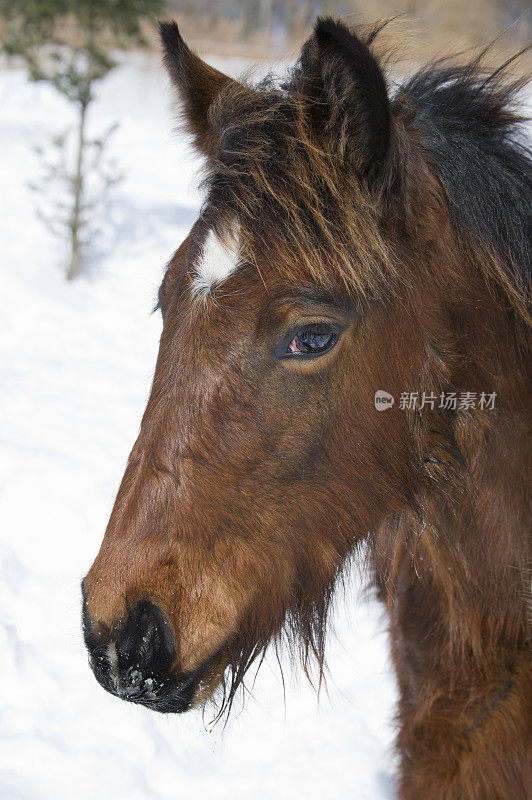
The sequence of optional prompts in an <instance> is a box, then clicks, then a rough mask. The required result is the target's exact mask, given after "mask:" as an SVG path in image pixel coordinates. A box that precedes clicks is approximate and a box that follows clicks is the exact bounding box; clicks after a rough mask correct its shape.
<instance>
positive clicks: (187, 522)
mask: <svg viewBox="0 0 532 800" xmlns="http://www.w3.org/2000/svg"><path fill="white" fill-rule="evenodd" d="M377 34H378V29H377V28H375V29H373V30H371V31H369V32H368V30H365V29H364V30H361V29H359V30H358V31H357V32H352V31H350V30H348V29H347V28H346V27H345V26H344V25H343V24H341V23H338V22H335V21H333V20H330V19H322V20H320V21H318V23H317V25H316V28H315V30H314V33H313V35H312V36H311V37H310V39H309V40H308V42H307V43H306V45H305V46H304V48H303V51H302V54H301V58H300V60H299V62H298V64H297V65H296V67H295V68H294V70H293V71H292V72H291V74H290V77H289V78H288V79H287V80H286V82H285V83H284V84H276V83H275V82H274V81H273V80H265V81H263V82H262V83H261V84H259V85H258V86H255V87H252V86H250V85H247V84H245V83H240V82H236V81H234V80H232V79H230V78H228V77H226V76H225V75H223V74H221V73H220V72H218V71H216V70H215V69H213V68H211V67H210V66H208V65H207V64H205V63H204V62H203V61H201V60H200V59H199V58H198V57H197V56H196V55H194V54H193V53H192V52H191V51H190V50H189V49H188V48H187V46H186V45H185V44H184V42H183V40H182V39H181V37H180V35H179V32H178V29H177V26H176V25H175V24H165V25H162V26H161V35H162V40H163V44H164V50H165V61H166V65H167V67H168V70H169V73H170V76H171V79H172V81H173V83H174V85H175V86H176V87H177V90H178V92H179V95H180V97H181V100H182V102H183V108H184V112H183V114H184V120H185V123H186V126H187V128H188V130H189V132H190V133H191V134H192V135H193V137H194V141H195V145H196V147H197V148H198V150H199V151H200V152H201V153H202V154H203V155H204V156H205V161H206V178H205V198H206V199H205V203H204V206H203V209H202V211H201V213H200V216H199V218H198V220H197V222H196V223H195V225H194V227H193V228H192V231H191V232H190V235H189V236H188V237H187V239H186V240H185V241H184V242H183V244H182V245H181V246H180V247H179V249H178V250H177V252H176V253H175V255H174V256H173V258H172V260H171V261H170V263H169V265H168V269H167V271H166V274H165V277H164V280H163V282H162V285H161V288H160V291H159V308H160V310H161V313H162V317H163V330H162V335H161V342H160V350H159V356H158V359H157V364H156V368H155V376H154V379H153V386H152V390H151V394H150V398H149V401H148V405H147V408H146V412H145V414H144V417H143V420H142V425H141V429H140V434H139V437H138V439H137V442H136V443H135V445H134V447H133V451H132V453H131V456H130V459H129V463H128V465H127V469H126V472H125V475H124V478H123V481H122V484H121V486H120V489H119V492H118V497H117V499H116V503H115V506H114V509H113V512H112V515H111V519H110V522H109V526H108V528H107V531H106V534H105V538H104V541H103V544H102V546H101V549H100V552H99V554H98V556H97V558H96V560H95V562H94V565H93V566H92V568H91V570H90V572H89V573H88V575H87V577H86V578H85V580H84V586H83V591H84V629H85V639H86V643H87V646H88V649H89V652H90V660H91V665H92V667H93V669H94V672H95V674H96V677H97V679H98V680H99V681H100V683H101V684H102V685H103V686H104V687H105V688H106V689H107V690H108V691H110V692H111V693H113V694H115V695H117V696H119V697H121V698H123V699H126V700H130V701H133V702H137V703H142V704H144V705H145V706H147V707H149V708H152V709H157V710H159V711H185V710H186V709H188V708H190V707H192V706H198V705H202V704H204V703H205V702H206V700H207V699H208V698H209V697H210V696H211V695H212V694H213V693H214V692H215V690H216V689H217V687H220V686H221V687H224V689H223V691H221V696H222V698H223V700H222V707H224V706H223V703H224V702H225V704H226V707H227V704H228V703H229V705H230V701H231V700H232V698H233V696H234V692H235V689H236V687H237V686H238V685H239V684H240V683H241V681H242V679H243V677H244V674H245V672H246V670H247V669H248V667H249V665H250V664H251V662H252V661H253V660H254V659H256V658H257V657H259V658H260V657H261V656H262V654H263V653H264V650H265V648H266V647H267V645H268V643H270V642H272V640H273V641H274V642H276V641H278V639H279V637H280V636H282V635H283V634H284V635H288V638H289V641H290V642H291V643H292V644H293V645H294V646H295V650H296V651H297V650H299V653H300V655H301V657H302V661H303V665H304V667H305V668H307V667H308V664H309V659H310V658H311V657H312V656H315V657H317V660H318V664H319V666H320V668H321V667H322V666H323V657H324V637H325V629H326V620H327V611H328V608H329V605H330V600H331V596H332V593H333V590H334V587H335V584H336V583H337V582H338V578H339V576H340V574H341V571H342V567H343V565H344V564H345V563H346V561H347V560H348V559H349V557H350V555H351V554H353V552H354V551H355V550H356V548H357V546H358V545H359V544H360V543H361V542H367V550H368V553H369V562H370V567H371V574H372V576H373V582H374V585H375V587H376V590H377V591H378V593H379V596H380V598H381V599H382V601H383V602H384V603H385V604H386V607H387V610H388V614H389V621H390V634H391V646H392V658H393V662H394V665H395V669H396V672H397V678H398V683H399V689H400V703H399V709H398V723H399V734H398V740H397V742H398V744H397V746H398V750H399V753H400V758H401V774H400V787H399V796H400V797H401V798H405V799H406V798H408V799H409V800H421V798H427V799H428V798H430V800H436V798H438V799H439V798H441V800H444V799H445V800H480V799H482V800H489V799H490V798H493V799H495V798H497V799H498V800H519V799H521V800H524V799H525V797H526V796H527V790H530V788H531V784H530V779H531V776H530V765H531V763H532V761H531V760H529V757H530V739H531V731H530V723H531V719H532V716H531V713H532V712H531V707H530V703H531V698H532V680H531V677H532V676H531V668H530V667H531V663H530V623H529V620H528V619H527V599H529V597H530V593H529V584H528V581H529V577H530V572H529V567H528V565H529V543H530V542H529V535H528V534H529V530H530V529H529V523H530V507H529V494H528V489H529V485H528V482H529V479H530V468H531V457H530V456H531V437H530V400H531V383H530V344H531V339H530V305H529V300H530V276H531V252H532V251H531V227H530V200H531V189H532V161H531V158H530V153H529V151H527V149H526V146H525V144H524V142H523V140H522V132H521V128H520V123H521V118H520V117H519V115H518V113H517V112H516V111H515V107H514V103H515V93H516V91H517V90H518V89H519V88H521V86H522V84H523V83H524V81H517V80H515V79H513V80H512V79H510V77H509V76H508V70H507V66H508V65H503V67H500V68H499V69H498V70H496V71H495V72H493V71H492V72H486V71H485V70H484V69H483V67H482V63H483V62H482V59H481V58H477V59H476V60H475V61H473V62H472V63H469V64H466V65H465V66H456V65H455V64H454V62H450V61H448V60H445V61H441V62H439V63H438V64H435V65H431V66H429V67H427V68H425V69H423V70H421V71H420V72H418V73H417V74H415V75H414V76H413V77H412V78H410V79H409V80H408V81H407V82H406V83H405V84H404V85H402V86H401V87H400V88H398V89H397V90H396V91H395V92H394V93H392V92H390V90H389V87H388V83H387V79H386V77H385V74H384V72H383V68H382V65H381V63H380V61H379V59H378V57H377V55H376V51H375V40H376V37H377ZM217 696H218V695H217ZM528 796H530V795H528Z"/></svg>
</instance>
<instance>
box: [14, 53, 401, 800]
mask: <svg viewBox="0 0 532 800" xmlns="http://www.w3.org/2000/svg"><path fill="white" fill-rule="evenodd" d="M216 63H217V65H220V63H221V65H222V68H224V69H225V70H226V71H229V72H233V73H234V72H237V71H238V68H239V66H242V64H240V65H239V64H238V63H237V62H235V61H232V62H227V61H226V62H220V61H218V62H216ZM169 100H170V93H169V91H168V87H167V84H166V80H165V77H164V75H163V72H162V69H160V67H159V64H158V62H157V61H156V60H155V59H154V60H150V59H146V58H144V57H143V58H140V57H136V58H133V59H130V60H129V61H128V62H127V63H126V64H124V65H123V66H122V67H120V68H119V69H117V70H116V71H115V72H114V73H113V74H111V76H110V77H109V78H108V80H107V81H106V83H105V85H104V86H103V87H102V90H101V92H100V95H99V98H98V100H97V102H96V104H95V106H94V110H93V114H92V117H91V119H90V126H91V128H92V130H93V131H94V132H95V133H97V132H98V131H100V130H101V129H103V128H104V127H106V126H107V125H109V124H110V123H111V122H113V121H114V120H116V119H118V120H119V121H120V129H119V131H118V132H117V133H116V134H115V138H114V140H113V151H114V154H115V155H116V157H117V159H118V160H119V163H120V167H121V169H122V170H123V171H124V172H125V173H126V175H127V178H126V180H125V181H124V183H123V184H122V185H121V186H120V187H119V188H118V189H117V190H116V192H115V197H116V200H115V203H114V205H113V207H112V208H111V209H110V212H109V219H110V224H109V225H108V226H107V228H106V230H105V231H104V233H103V234H102V242H101V247H99V255H98V258H97V260H95V263H94V264H93V269H92V273H91V275H90V276H89V277H88V278H83V279H81V280H78V281H77V282H75V283H73V284H69V285H67V283H66V282H65V281H64V279H63V277H62V274H61V271H60V268H59V264H60V261H61V258H62V252H61V249H60V247H59V245H58V243H57V241H55V240H54V239H53V238H52V237H51V235H50V234H49V233H48V232H47V231H46V229H45V228H43V227H42V225H41V224H40V223H39V222H38V221H37V220H36V219H35V216H34V212H33V207H32V202H33V200H32V196H31V194H30V193H29V191H28V189H27V182H28V180H30V179H31V178H33V177H35V175H36V173H37V171H38V159H37V157H36V155H35V154H34V152H33V150H32V145H34V144H37V143H40V142H41V137H42V135H43V131H46V130H48V129H50V128H53V129H56V130H61V129H62V128H63V127H64V126H65V125H66V124H67V123H68V121H69V110H68V109H67V108H66V106H65V103H64V102H63V101H62V100H61V99H60V98H59V97H58V96H57V95H55V94H54V92H53V91H52V90H51V89H49V88H47V87H45V86H36V85H30V84H28V83H27V81H26V79H25V77H24V73H23V72H22V71H20V70H6V69H3V70H2V71H0V109H1V111H0V117H1V125H0V175H1V176H2V195H1V197H2V200H1V202H2V206H1V213H0V243H1V245H0V270H1V272H0V296H1V298H2V301H1V308H2V310H1V312H0V381H1V384H0V506H1V509H0V648H1V649H0V798H2V799H5V800H48V798H49V799H50V800H72V798H76V800H121V799H122V798H127V799H128V800H147V799H148V798H157V799H160V800H188V798H195V800H223V799H224V798H231V800H244V798H245V799H246V800H247V799H248V798H258V799H259V800H261V799H262V798H275V800H280V799H282V798H296V799H297V798H299V797H301V798H303V797H304V798H320V800H324V799H325V798H335V799H336V798H357V800H390V798H392V797H393V796H394V791H393V771H394V766H393V758H392V754H391V745H392V740H393V727H392V715H393V703H394V700H395V694H396V689H395V683H394V680H393V677H392V675H391V672H390V665H389V659H388V655H387V637H386V633H385V625H384V620H383V617H382V614H381V611H380V609H379V607H378V606H377V605H376V604H375V603H374V602H372V601H368V600H366V599H364V598H363V596H362V594H361V592H360V585H359V581H358V579H357V577H356V576H354V577H353V579H352V589H351V592H350V598H349V601H348V602H347V603H346V604H345V605H341V606H340V607H339V609H338V614H337V633H338V635H337V637H336V638H334V637H333V638H332V639H331V641H330V646H329V651H328V652H329V656H328V663H329V667H330V674H331V677H330V679H329V681H328V694H327V693H326V692H323V691H322V694H321V697H320V700H319V703H318V701H317V699H316V695H315V693H314V691H313V690H312V689H311V687H310V686H309V685H308V684H307V683H306V681H305V679H304V678H303V677H300V678H299V679H298V680H297V681H296V680H292V679H289V680H288V686H287V691H286V706H285V703H284V699H283V687H282V682H281V680H280V677H279V670H278V668H277V665H276V662H275V658H274V657H273V656H272V657H271V658H270V659H269V661H267V662H266V664H265V665H264V666H263V668H262V670H261V672H260V673H259V676H258V678H257V681H256V683H255V687H254V690H253V697H250V698H248V700H247V703H246V705H245V707H244V709H243V710H242V711H241V713H239V714H237V715H235V716H233V718H232V719H231V721H230V723H229V725H228V726H227V728H226V729H225V732H223V731H222V729H221V727H220V726H218V727H215V728H214V729H213V730H210V729H209V726H208V725H206V722H207V721H208V719H209V718H208V715H207V717H206V718H205V720H204V721H203V720H202V717H201V715H200V714H199V713H193V714H190V715H186V716H168V717H163V716H161V715H157V714H156V713H155V712H149V711H147V710H146V709H144V708H141V707H139V706H133V705H128V704H126V703H123V702H121V701H119V700H117V699H115V698H113V697H111V696H110V695H108V694H106V693H105V692H104V691H103V690H102V689H100V687H99V686H98V685H97V683H96V681H95V680H94V678H93V677H92V675H91V673H90V670H89V668H88V665H87V659H86V655H85V651H84V647H83V643H82V637H81V632H80V625H79V616H80V591H79V582H80V579H81V577H82V576H83V575H84V573H85V572H86V571H87V569H88V568H89V566H90V565H91V563H92V560H93V558H94V556H95V554H96V552H97V550H98V547H99V544H100V541H101V537H102V536H103V532H104V529H105V525H106V522H107V518H108V515H109V512H110V509H111V506H112V503H113V498H114V494H115V492H116V489H117V487H118V483H119V480H120V478H121V475H122V472H123V469H124V464H125V460H126V457H127V455H128V452H129V449H130V447H131V445H132V443H133V441H134V439H135V436H136V432H137V429H138V425H139V422H140V416H141V413H142V410H143V407H144V404H145V401H146V398H147V393H148V389H149V384H150V379H151V374H152V370H153V366H154V363H155V354H156V349H157V341H158V336H159V332H160V325H161V323H160V320H159V317H158V316H157V315H151V314H150V312H151V309H152V307H153V305H154V302H155V297H156V290H157V287H158V283H159V280H160V277H161V274H162V270H163V266H164V264H165V262H166V261H167V260H168V258H169V257H170V255H171V253H172V251H173V250H174V249H175V248H176V247H177V245H178V244H179V243H180V241H181V240H182V238H183V237H184V236H185V234H186V233H187V231H188V229H189V227H190V225H191V224H192V222H193V220H194V218H195V215H196V213H197V209H198V205H199V195H198V194H197V191H196V188H195V183H194V178H195V172H196V169H197V166H198V165H197V163H196V162H195V161H194V159H193V158H192V157H191V156H190V154H188V152H187V148H186V147H185V144H184V142H183V141H181V140H180V139H177V138H176V137H175V136H172V125H173V123H172V114H171V110H170V103H169ZM288 672H289V671H288V670H285V676H286V674H287V673H288ZM237 705H238V704H237Z"/></svg>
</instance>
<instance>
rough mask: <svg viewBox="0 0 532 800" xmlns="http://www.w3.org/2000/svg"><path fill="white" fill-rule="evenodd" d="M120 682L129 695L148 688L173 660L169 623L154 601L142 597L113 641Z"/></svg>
mask: <svg viewBox="0 0 532 800" xmlns="http://www.w3.org/2000/svg"><path fill="white" fill-rule="evenodd" d="M116 655H117V666H118V672H119V675H120V683H121V684H122V686H123V689H124V691H125V692H126V694H128V695H135V694H139V693H140V692H144V691H147V690H148V691H149V690H150V689H151V687H152V686H153V683H154V681H155V680H157V682H160V681H161V679H162V678H163V677H164V676H165V675H166V674H167V673H168V670H169V668H170V666H171V664H172V661H173V660H174V655H175V649H174V641H173V637H172V632H171V630H170V625H169V624H168V621H167V619H166V617H165V615H164V614H163V612H162V611H161V609H160V608H158V607H157V606H156V605H155V604H154V603H151V602H150V601H148V600H142V601H141V602H139V603H137V605H136V606H135V607H134V608H133V610H132V611H131V612H130V614H129V616H128V618H127V620H126V622H125V624H124V626H123V628H122V630H121V632H120V634H119V636H118V639H117V641H116Z"/></svg>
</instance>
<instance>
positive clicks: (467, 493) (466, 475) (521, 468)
mask: <svg viewBox="0 0 532 800" xmlns="http://www.w3.org/2000/svg"><path fill="white" fill-rule="evenodd" d="M486 308H489V313H486ZM479 309H480V310H477V311H476V312H475V313H473V314H471V311H470V308H468V310H467V313H466V311H465V310H464V309H463V310H462V311H463V314H462V316H461V319H462V323H461V325H462V330H461V331H460V332H459V333H460V336H459V338H460V339H461V340H462V342H465V343H466V347H467V351H466V352H464V351H462V357H461V358H459V359H458V362H459V363H460V366H459V368H458V372H457V381H458V384H459V385H458V386H457V387H456V388H457V389H458V391H459V392H461V391H471V390H472V391H474V390H477V393H478V392H479V391H480V390H481V389H482V390H484V391H489V392H495V394H496V398H495V408H494V409H493V410H486V411H484V412H478V413H477V412H475V413H470V414H467V413H466V414H462V415H461V417H460V418H457V420H456V423H455V424H454V429H453V431H452V435H453V437H454V441H453V442H452V444H451V442H448V445H451V446H450V447H449V448H448V452H449V451H451V450H452V451H453V455H452V456H451V457H450V459H449V462H448V463H447V464H445V465H443V469H440V470H439V471H438V468H437V467H438V465H435V464H434V461H432V460H431V458H428V459H427V458H425V461H426V469H427V470H432V474H429V475H428V476H427V475H420V484H419V485H420V488H419V492H416V495H417V496H416V499H415V502H413V503H412V504H411V505H410V506H409V507H408V508H407V509H405V511H404V513H403V514H401V515H399V516H395V517H394V519H393V520H386V521H385V522H384V524H383V525H382V526H381V528H380V529H379V531H377V532H376V536H375V538H374V540H373V546H372V560H373V566H374V568H375V573H376V576H377V585H378V586H379V588H380V589H381V593H382V597H383V599H385V600H386V602H387V603H388V605H389V607H390V608H391V609H393V608H395V607H396V606H397V602H398V598H399V597H400V596H401V594H404V593H405V592H410V593H412V592H414V594H416V595H417V597H418V601H419V602H421V603H426V604H428V605H430V606H431V609H432V610H431V613H430V614H429V615H428V618H430V619H431V624H432V625H439V626H440V627H441V629H442V630H444V629H445V630H447V633H448V642H447V646H448V648H449V649H450V650H458V651H460V652H464V650H467V651H469V652H476V653H485V652H486V651H492V652H497V651H498V652H500V651H501V642H504V646H505V647H506V645H507V646H508V647H510V648H514V649H515V647H517V648H519V647H520V646H521V645H522V643H523V642H526V639H527V637H528V636H529V633H530V631H529V630H528V624H529V623H528V622H527V601H529V599H530V589H529V564H530V560H529V559H530V553H527V545H526V542H527V536H528V542H529V541H530V537H529V533H530V517H531V515H530V505H529V503H530V500H529V481H530V469H531V465H532V453H531V449H532V447H531V436H530V411H529V409H530V407H531V401H532V396H531V381H530V362H529V359H527V358H526V351H525V349H524V347H523V341H524V338H525V337H526V336H527V335H528V334H527V333H525V332H524V329H523V328H522V326H521V323H519V322H516V321H515V319H514V318H513V316H512V314H508V312H507V311H505V310H504V306H503V305H501V304H498V303H494V302H493V298H491V299H490V302H489V303H487V304H484V305H482V304H481V305H480V306H479ZM463 365H466V367H464V366H463ZM469 382H470V383H471V385H468V383H469ZM427 422H428V424H427V425H426V430H427V431H428V433H427V440H425V441H424V442H422V443H421V450H422V451H423V448H424V447H426V448H427V449H428V453H429V454H430V452H431V441H430V437H431V436H432V435H433V433H434V431H435V430H436V435H438V431H437V424H436V425H432V424H431V422H430V420H429V421H427ZM440 447H441V442H440ZM442 450H445V448H442ZM426 455H427V453H425V456H426ZM443 458H445V456H443ZM527 556H528V565H527Z"/></svg>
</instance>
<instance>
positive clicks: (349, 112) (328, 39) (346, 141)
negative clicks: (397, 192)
mask: <svg viewBox="0 0 532 800" xmlns="http://www.w3.org/2000/svg"><path fill="white" fill-rule="evenodd" d="M378 30H379V29H374V30H373V31H372V32H371V33H370V34H368V35H367V36H365V37H363V38H359V37H358V36H356V35H355V34H354V33H351V31H350V30H349V29H348V28H347V27H346V26H345V25H343V24H342V23H341V22H337V21H335V20H333V19H330V18H320V19H318V21H317V23H316V27H315V29H314V33H313V35H312V36H311V37H310V39H309V40H308V42H307V44H306V45H305V47H304V48H303V52H302V54H301V62H300V63H301V73H300V74H301V79H302V82H303V87H304V91H305V92H306V94H307V96H308V100H309V113H310V114H311V117H312V119H313V120H314V121H315V124H316V126H317V127H318V128H319V131H318V132H319V134H320V135H325V138H326V143H327V146H328V147H329V148H330V149H331V150H332V151H333V152H335V153H336V154H337V155H339V156H340V157H341V158H342V159H344V160H345V161H346V162H348V163H349V164H350V165H351V166H352V167H353V168H354V169H355V170H356V172H357V173H358V174H359V175H361V176H362V177H371V176H372V175H375V174H376V173H377V172H378V170H379V169H380V168H381V167H382V166H383V165H384V163H385V162H386V159H387V156H388V153H389V150H390V143H391V133H392V114H391V109H390V101H389V99H388V91H387V87H386V79H385V77H384V74H383V71H382V69H381V67H380V65H379V62H378V61H377V59H376V58H375V56H374V55H373V53H372V52H371V50H370V45H371V43H372V42H373V39H374V38H375V36H376V35H377V33H378Z"/></svg>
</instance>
